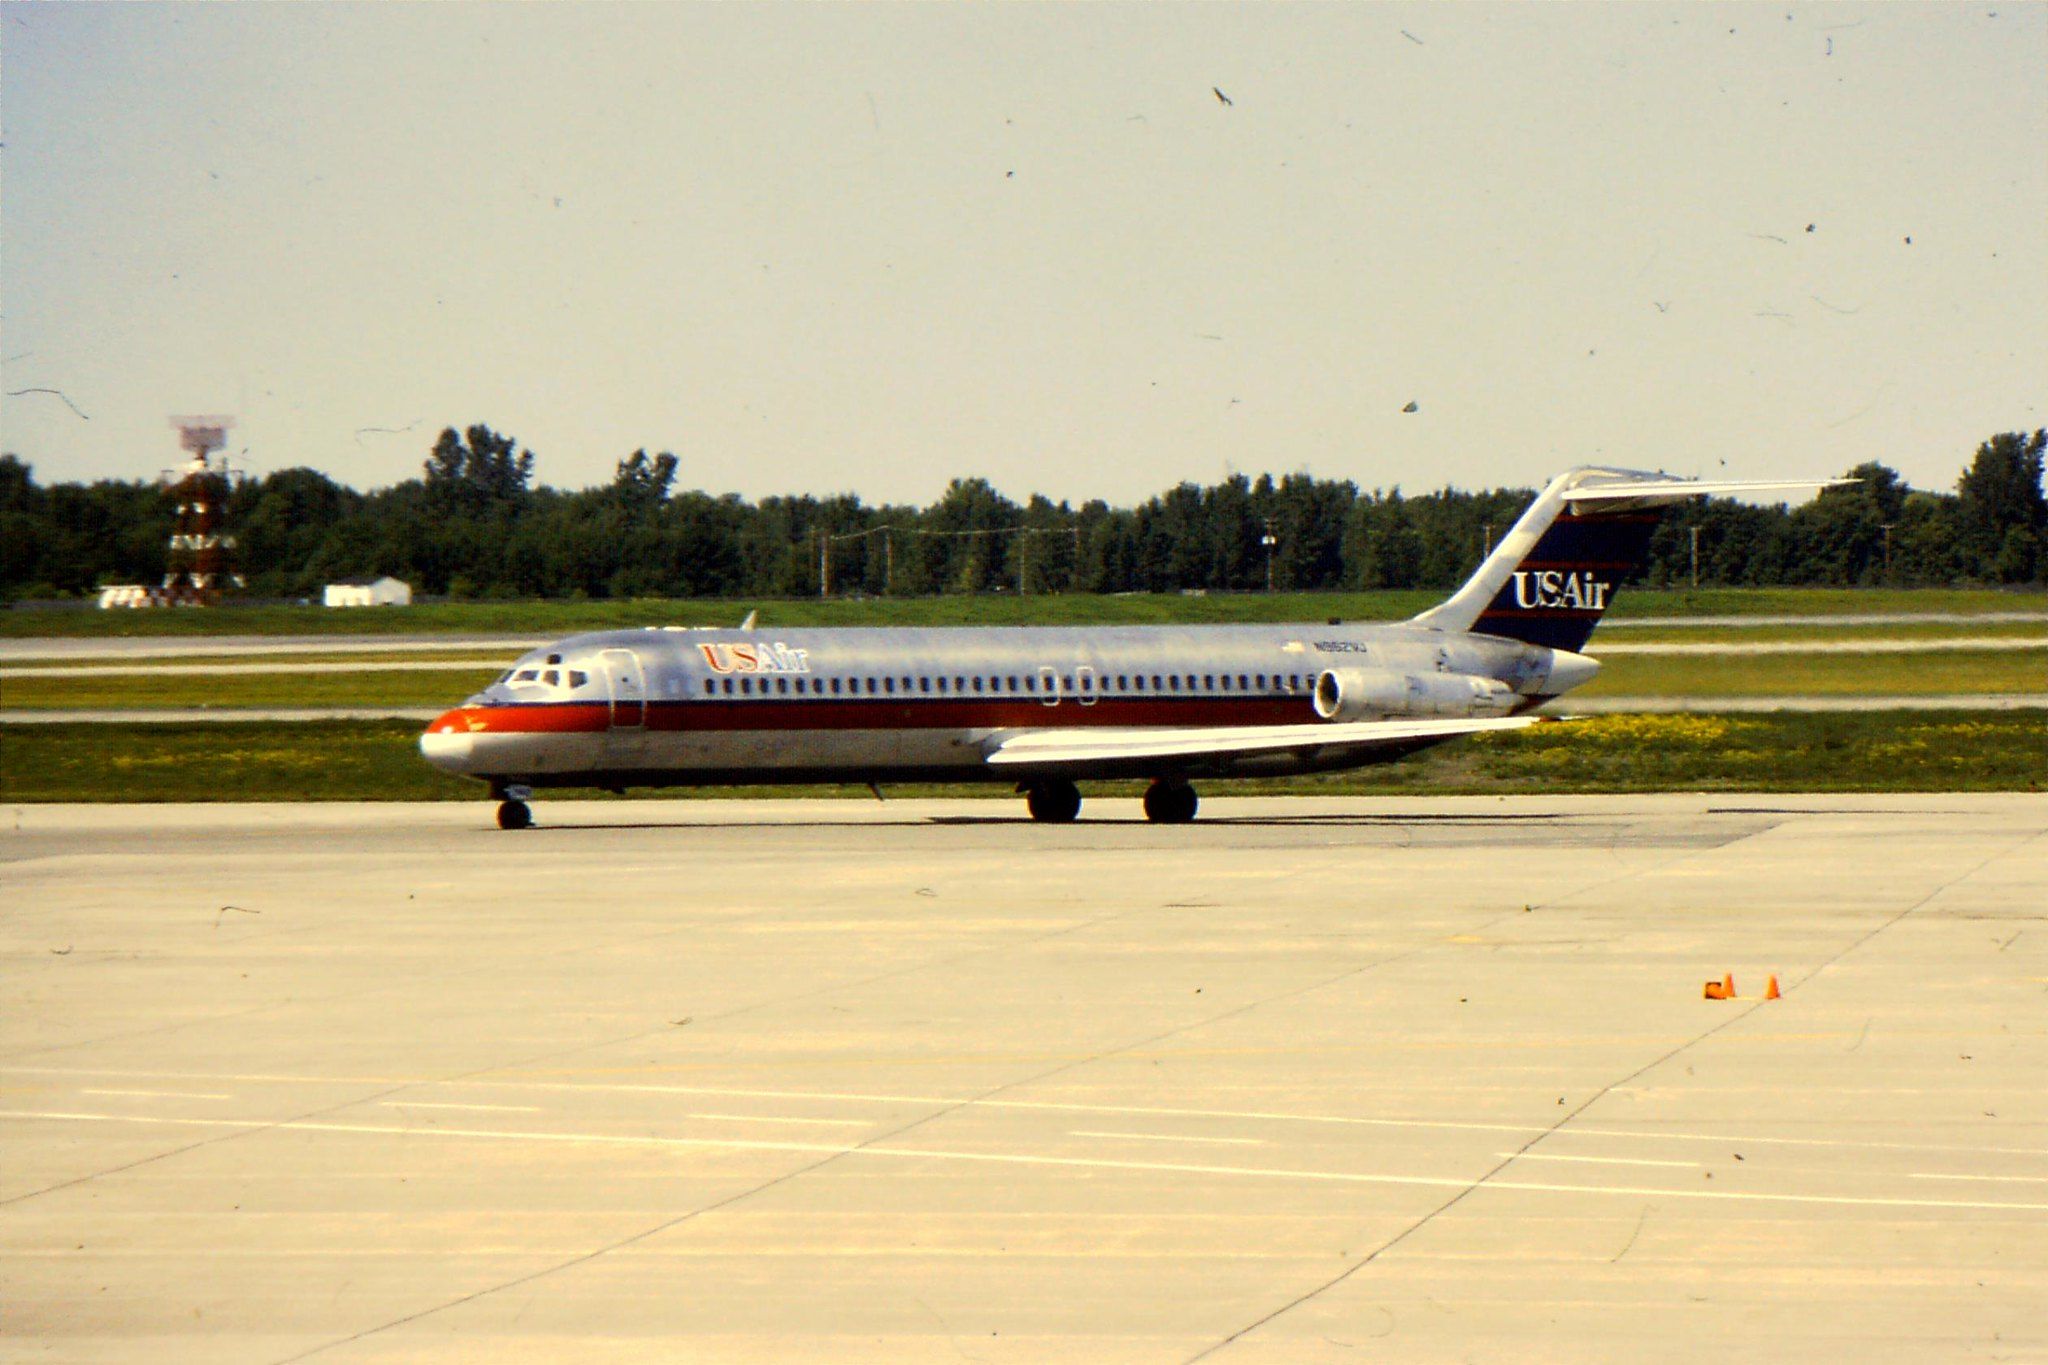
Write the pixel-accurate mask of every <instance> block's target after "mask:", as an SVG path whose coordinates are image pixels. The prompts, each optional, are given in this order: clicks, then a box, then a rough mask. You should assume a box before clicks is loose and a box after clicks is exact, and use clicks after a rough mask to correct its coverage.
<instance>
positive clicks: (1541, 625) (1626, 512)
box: [1413, 468, 1854, 652]
mask: <svg viewBox="0 0 2048 1365" xmlns="http://www.w3.org/2000/svg"><path fill="white" fill-rule="evenodd" d="M1850 482H1854V480H1848V479H1805V480H1793V481H1784V480H1766V481H1749V482H1735V483H1729V482H1715V483H1700V482H1695V481H1693V480H1689V479H1674V478H1670V477H1668V476H1666V475H1663V474H1646V473H1641V472H1639V471H1636V470H1630V469H1592V468H1588V469H1574V470H1571V471H1570V472H1569V473H1565V474H1560V475H1558V476H1557V477H1556V478H1555V479H1552V480H1551V481H1550V486H1549V487H1547V488H1545V489H1544V490H1543V491H1542V492H1541V493H1539V494H1537V495H1536V501H1534V502H1532V503H1530V504H1529V509H1528V510H1527V511H1525V512H1523V513H1522V516H1521V519H1520V520H1519V521H1517V522H1516V523H1515V525H1514V529H1512V530H1510V531H1509V532H1508V533H1507V534H1506V535H1505V536H1503V537H1501V541H1500V544H1499V545H1497V546H1495V547H1494V550H1493V553H1492V554H1490V555H1488V556H1487V557H1486V561H1485V562H1484V563H1482V564H1481V565H1480V566H1479V568H1478V571H1477V572H1475V573H1474V574H1473V575H1472V577H1471V578H1470V579H1468V580H1466V582H1465V585H1464V586H1463V587H1461V588H1459V589H1458V591H1457V592H1456V593H1454V594H1452V595H1451V597H1450V598H1449V599H1447V600H1446V601H1444V602H1443V603H1441V604H1440V605H1438V606H1435V607H1432V608H1430V609H1429V610H1428V611H1426V612H1423V613H1422V614H1421V615H1420V616H1417V617H1416V618H1415V619H1414V622H1413V624H1415V625H1418V626H1425V627H1428V628H1430V629H1432V630H1454V631H1472V632H1475V633H1478V634H1484V635H1499V636H1503V637H1505V638H1507V639H1510V640H1520V641H1522V642H1523V643H1525V644H1532V645H1543V646H1545V647H1547V648H1550V649H1568V650H1572V651H1573V652H1577V651H1578V650H1580V649H1581V648H1583V647H1584V646H1585V643H1586V639H1587V637H1588V636H1590V635H1591V634H1592V633H1593V627H1594V626H1595V625H1597V624H1598V623H1599V621H1600V616H1601V614H1602V613H1603V612H1605V611H1606V610H1607V608H1608V607H1609V606H1611V605H1612V604H1613V602H1614V593H1615V589H1616V588H1617V587H1618V586H1619V585H1620V584H1622V583H1623V582H1625V581H1627V580H1628V579H1629V578H1631V577H1633V576H1634V575H1635V574H1637V573H1639V572H1641V570H1642V568H1643V565H1644V564H1645V563H1647V562H1648V560H1649V551H1650V533H1651V532H1652V531H1654V530H1656V528H1657V522H1658V519H1659V518H1660V517H1662V516H1663V513H1664V509H1665V508H1666V507H1669V506H1671V505H1672V504H1673V503H1677V502H1680V501H1683V500H1684V499H1686V498H1692V497H1698V496H1700V495H1701V494H1705V493H1762V492H1772V491H1778V490H1784V489H1794V488H1817V487H1822V486H1825V485H1827V484H1831V483H1850Z"/></svg>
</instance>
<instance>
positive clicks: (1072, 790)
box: [1024, 778, 1081, 824]
mask: <svg viewBox="0 0 2048 1365" xmlns="http://www.w3.org/2000/svg"><path fill="white" fill-rule="evenodd" d="M1024 806H1025V809H1027V810H1029V811H1030V812H1031V818H1032V819H1034V820H1044V821H1048V822H1050V823H1053V824H1065V823H1066V822H1068V821H1069V820H1072V819H1073V818H1074V817H1075V816H1077V815H1079V814H1080V813H1081V789H1080V788H1079V787H1076V786H1075V785H1074V784H1073V783H1071V782H1069V781H1067V780H1066V779H1065V778H1055V779H1054V780H1052V781H1050V782H1035V783H1033V784H1032V785H1031V786H1029V787H1026V788H1025V789H1024Z"/></svg>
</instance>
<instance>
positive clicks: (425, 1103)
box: [86, 1091, 541, 1114]
mask: <svg viewBox="0 0 2048 1365" xmlns="http://www.w3.org/2000/svg"><path fill="white" fill-rule="evenodd" d="M86 1093H87V1094H91V1093H92V1092H91V1091H87V1092H86ZM377 1103H378V1104H379V1105H380V1106H381V1107H383V1108H385V1109H489V1110H493V1111H496V1112H500V1113H506V1114H538V1113H539V1112H541V1110H540V1106H539V1105H537V1104H446V1103H436V1102H434V1101H432V1100H379V1101H377Z"/></svg>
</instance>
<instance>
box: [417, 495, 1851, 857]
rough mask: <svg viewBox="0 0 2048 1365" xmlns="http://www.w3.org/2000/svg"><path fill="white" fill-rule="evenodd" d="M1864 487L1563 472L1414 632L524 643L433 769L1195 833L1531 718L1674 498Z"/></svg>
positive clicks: (732, 636)
mask: <svg viewBox="0 0 2048 1365" xmlns="http://www.w3.org/2000/svg"><path fill="white" fill-rule="evenodd" d="M1842 482H1849V481H1848V480H1828V479H1805V480H1765V481H1755V480H1749V481H1738V482H1726V481H1722V482H1702V481H1698V480H1688V479H1678V478H1672V477H1668V476H1666V475H1663V474H1654V473H1645V472H1642V471H1637V470H1627V469H1609V468H1599V467H1584V468H1579V469H1574V470H1570V471H1568V472H1566V473H1563V474H1560V475H1558V476H1557V477H1556V478H1555V479H1553V480H1551V482H1550V483H1549V485H1548V486H1546V487H1545V488H1544V489H1543V491H1542V492H1541V493H1539V494H1538V495H1537V497H1536V499H1535V501H1534V502H1532V503H1531V504H1530V505H1529V507H1528V509H1527V510H1526V511H1524V512H1523V514H1522V516H1521V518H1520V519H1519V520H1518V521H1516V522H1515V525H1514V527H1513V529H1512V530H1510V531H1509V532H1508V533H1507V535H1505V536H1503V537H1502V538H1501V541H1500V543H1499V544H1498V545H1496V546H1495V547H1494V548H1493V550H1492V552H1491V553H1490V554H1489V555H1487V557H1486V558H1485V560H1484V561H1483V562H1482V563H1481V564H1480V565H1479V567H1478V569H1477V570H1476V571H1475V572H1474V573H1473V575H1472V576H1471V578H1470V579H1468V580H1467V581H1466V582H1465V583H1464V585H1463V586H1461V587H1460V588H1459V589H1458V590H1457V591H1456V592H1454V593H1453V594H1452V595H1451V596H1450V597H1448V598H1447V599H1445V600H1444V601H1443V602H1442V603H1440V604H1439V605H1437V606H1434V607H1432V608H1430V609H1429V610H1427V611H1425V612H1423V613H1422V614H1420V615H1419V616H1416V617H1414V618H1412V619H1411V620H1408V621H1405V622H1400V623H1397V624H1388V623H1380V624H1369V625H1368V624H1344V623H1340V622H1338V621H1330V622H1329V623H1327V624H1320V625H1315V624H1277V625H1241V626H1005V627H973V626H953V627H938V628H911V627H880V628H876V627H869V628H857V629H839V628H835V629H809V628H791V629H788V630H775V631H761V630H758V629H755V628H754V627H753V617H752V615H751V614H750V615H749V617H748V620H747V622H745V623H743V625H742V626H741V627H740V628H738V629H725V628H719V627H699V626H691V627H679V626H663V627H653V626H650V627H646V628H643V629H638V630H613V631H601V632H596V633H592V634H585V635H577V636H572V637H570V638H569V639H566V640H563V641H561V642H560V643H558V644H552V645H547V646H544V647H542V648H540V649H536V650H533V651H531V652H529V653H527V654H525V655H523V656H521V657H520V658H519V659H518V660H517V661H516V662H515V663H514V664H513V665H512V667H511V668H509V669H507V670H506V671H505V673H504V674H503V676H501V677H500V678H498V680H497V681H495V682H493V683H492V684H491V685H490V686H488V687H486V688H485V689H484V690H483V691H482V692H479V693H478V694H476V695H475V696H473V697H470V698H469V699H468V700H467V701H465V702H463V703H462V704H461V705H460V706H457V707H455V708H454V709H453V710H450V711H448V712H447V713H446V714H444V715H442V716H441V717H440V718H439V719H437V720H435V721H434V722H433V723H432V724H431V725H429V726H428V727H427V729H426V731H425V733H423V734H422V735H421V736H420V741H419V743H420V751H421V753H422V755H423V756H424V757H425V758H426V760H427V761H428V762H429V763H431V764H433V765H434V766H435V767H437V768H439V769H441V770H443V771H444V772H449V773H456V774H460V775H462V776H465V777H472V778H477V779H480V780H482V781H483V782H485V783H487V784H488V786H489V789H490V794H491V797H492V799H494V800H496V801H497V802H498V803H499V805H498V813H497V814H498V824H499V826H500V827H501V828H503V829H525V828H527V827H528V826H530V825H531V824H532V823H533V813H532V808H531V806H530V805H529V804H528V803H529V802H530V801H531V800H532V798H533V794H534V793H535V792H536V791H541V790H551V789H556V788H566V787H595V788H600V789H603V790H608V791H613V792H624V791H626V790H627V789H629V788H653V787H670V786H720V785H735V784H741V783H795V782H802V783H863V784H866V785H868V786H869V787H870V788H871V789H872V790H874V791H875V792H876V793H877V795H879V794H880V787H879V785H878V784H880V783H883V782H1005V783H1013V784H1015V787H1016V790H1017V791H1019V792H1021V793H1022V794H1023V795H1024V798H1025V805H1026V809H1027V810H1028V811H1029V813H1030V815H1031V818H1032V819H1034V820H1043V821H1068V820H1072V819H1074V818H1076V817H1077V816H1078V815H1079V814H1080V810H1081V793H1080V789H1079V788H1078V787H1077V786H1076V785H1075V784H1076V783H1077V782H1081V781H1087V780H1091V779H1106V778H1139V779H1145V780H1147V781H1148V783H1149V785H1148V787H1147V789H1146V791H1145V797H1144V812H1145V816H1146V818H1147V819H1149V820H1152V821H1156V822H1160V823H1165V824H1179V823H1184V822H1186V821H1189V820H1192V819H1194V817H1195V812H1196V808H1197V804H1198V801H1197V796H1196V793H1195V789H1194V786H1193V785H1192V784H1193V782H1194V781H1195V780H1196V779H1200V778H1222V777H1233V778H1236V777H1273V776H1288V775H1294V774H1300V773H1315V772H1331V771H1335V770H1338V769H1345V768H1359V767H1364V766H1367V765H1369V764H1376V763H1387V762H1392V761H1394V760H1397V759H1401V758H1405V757H1407V756H1408V755H1410V754H1414V753H1417V752H1419V751H1421V750H1423V749H1426V748H1429V747H1431V746H1433V745H1437V744H1441V743H1443V742H1445V741H1446V740H1450V739H1453V738H1456V737H1458V736H1460V735H1469V734H1482V733H1486V732H1490V731H1498V730H1511V729H1516V728H1519V727H1522V726H1526V725H1531V724H1534V723H1536V722H1537V720H1538V717H1537V716H1536V715H1535V714H1534V712H1535V711H1536V709H1537V708H1538V707H1540V706H1542V705H1543V704H1544V703H1546V702H1549V701H1551V700H1553V699H1555V698H1557V697H1560V696H1563V695H1564V694H1566V693H1568V692H1570V691H1571V690H1572V689H1573V688H1576V687H1579V686H1582V685H1584V684H1585V683H1586V682H1588V681H1589V680H1591V679H1592V678H1593V676H1594V675H1595V674H1596V673H1598V672H1599V670H1600V665H1599V663H1598V662H1597V661H1596V660H1594V659H1591V658H1588V657H1587V656H1586V655H1585V654H1583V653H1581V652H1579V651H1580V650H1581V649H1583V647H1584V646H1585V644H1586V640H1587V638H1588V637H1589V636H1590V635H1591V634H1592V632H1593V627H1594V625H1595V624H1596V623H1597V622H1598V621H1599V619H1600V617H1601V614H1602V613H1603V612H1604V611H1606V609H1607V608H1608V607H1609V606H1610V605H1612V603H1613V601H1614V593H1615V590H1616V587H1617V585H1618V584H1619V583H1621V582H1622V581H1624V580H1625V579H1627V578H1628V577H1629V576H1630V575H1631V574H1633V573H1635V572H1636V571H1638V570H1640V569H1641V568H1642V566H1643V564H1644V563H1645V561H1646V559H1647V557H1648V550H1649V543H1650V533H1651V531H1652V530H1653V529H1654V528H1655V526H1656V524H1657V521H1658V518H1659V517H1660V516H1661V514H1662V511H1663V509H1664V508H1665V507H1668V506H1671V505H1674V504H1676V503H1678V502H1681V501H1683V500H1684V499H1686V498H1692V497H1698V496H1701V495H1703V494H1710V493H1762V492H1771V491H1780V490H1787V489H1808V488H1818V487H1823V486H1827V485H1830V484H1834V483H1842Z"/></svg>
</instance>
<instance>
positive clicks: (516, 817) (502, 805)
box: [498, 801, 533, 829]
mask: <svg viewBox="0 0 2048 1365" xmlns="http://www.w3.org/2000/svg"><path fill="white" fill-rule="evenodd" d="M532 824H533V807H531V806H529V805H527V804H526V803H525V802H524V801H500V802H499V803H498V828H499V829H526V828H528V827H530V826H531V825H532Z"/></svg>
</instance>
